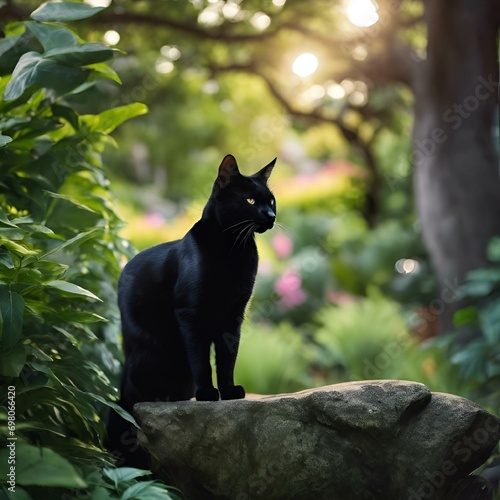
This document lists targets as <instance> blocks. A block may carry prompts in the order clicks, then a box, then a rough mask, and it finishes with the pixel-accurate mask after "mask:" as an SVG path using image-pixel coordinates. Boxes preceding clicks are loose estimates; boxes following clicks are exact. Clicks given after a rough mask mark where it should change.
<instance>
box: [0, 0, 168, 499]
mask: <svg viewBox="0 0 500 500" xmlns="http://www.w3.org/2000/svg"><path fill="white" fill-rule="evenodd" d="M100 10H102V8H92V7H90V6H88V5H86V4H83V3H82V4H79V3H48V4H44V5H42V6H41V7H39V8H38V9H37V10H36V11H35V12H34V13H33V14H32V16H31V17H32V20H30V21H26V22H21V23H15V24H11V25H9V26H8V27H7V30H6V38H5V39H3V40H0V76H1V79H0V95H2V96H3V99H2V100H1V101H0V131H1V135H0V313H1V322H0V326H1V337H0V375H1V380H2V394H1V399H0V401H1V403H0V404H1V410H0V426H1V429H2V433H1V435H2V436H3V437H2V438H1V439H0V440H1V443H2V449H1V452H0V463H1V464H2V467H3V466H4V464H5V465H7V464H9V465H12V462H8V459H9V458H14V455H15V467H16V473H17V476H16V480H15V482H16V487H15V493H13V490H12V489H9V487H10V486H11V484H10V483H7V484H6V477H7V476H6V475H5V474H2V478H1V481H2V486H1V490H2V491H3V492H4V493H6V494H7V495H8V496H9V497H12V498H14V497H15V498H17V495H19V496H22V498H43V499H46V498H65V496H66V497H68V498H69V497H71V498H91V497H93V493H96V494H98V496H99V498H119V497H122V498H146V493H145V490H147V488H148V487H149V488H152V490H151V491H152V493H151V495H153V493H154V492H155V491H157V490H158V488H159V486H158V485H157V484H154V483H148V482H144V483H143V484H140V485H136V489H137V492H135V493H134V492H133V491H132V492H131V491H128V493H126V492H125V490H126V489H127V488H129V487H132V486H133V484H132V483H130V481H135V476H137V475H142V474H143V472H142V471H141V472H140V473H135V476H134V473H131V475H129V476H128V478H125V479H124V478H123V477H121V476H120V477H121V479H120V481H121V482H120V481H119V480H118V479H117V474H120V473H117V472H114V471H113V469H103V466H109V465H111V464H112V459H111V457H110V456H109V455H108V453H107V452H106V451H105V450H104V449H103V447H102V443H101V442H102V436H103V431H104V425H103V420H102V410H103V409H104V407H105V406H113V407H116V405H114V403H112V402H111V400H113V399H115V397H116V390H115V388H114V385H113V384H111V383H110V380H109V376H113V374H114V372H115V371H116V367H117V365H118V364H119V361H118V360H117V356H118V348H117V343H118V327H117V323H118V322H117V319H118V314H117V310H116V306H115V291H114V290H115V285H116V280H117V277H118V274H119V272H120V268H121V262H122V259H124V258H125V256H126V255H127V254H128V248H127V243H126V242H125V241H123V240H122V239H121V238H120V237H118V235H117V231H118V228H119V227H120V221H119V219H118V217H117V216H116V214H115V212H114V208H113V198H112V195H111V193H110V191H109V182H108V180H107V179H106V176H105V175H104V172H103V170H102V164H101V157H100V153H101V152H102V150H103V148H104V145H105V144H107V143H109V142H112V140H111V139H110V137H109V133H110V132H112V131H113V129H114V128H115V127H116V126H118V125H119V124H121V123H122V122H124V121H125V120H128V119H129V118H132V117H134V116H136V115H139V114H142V113H144V112H145V111H146V108H145V106H143V105H141V104H131V105H129V106H123V107H118V108H114V109H109V110H107V111H104V112H102V113H100V114H97V115H79V114H78V113H77V111H76V110H75V109H74V108H73V107H71V106H70V105H69V104H68V98H69V97H71V96H74V95H77V94H78V93H79V92H81V91H82V90H84V89H86V88H88V87H90V86H92V85H94V84H95V81H96V79H97V78H111V79H112V80H115V81H118V80H119V79H118V77H117V75H116V74H115V73H114V71H112V70H111V68H110V67H109V66H107V65H106V64H104V61H106V60H108V59H110V58H111V57H113V54H114V52H115V51H114V50H113V49H110V48H109V47H107V46H106V45H103V44H100V43H85V42H83V41H82V40H80V39H78V38H77V37H76V36H75V35H74V34H73V33H72V32H71V31H70V30H69V29H67V28H66V27H64V26H63V25H61V24H59V23H58V21H72V20H78V19H83V18H86V17H89V16H91V15H94V14H96V13H97V12H99V11H100ZM14 415H15V426H14V425H13V424H14V422H13V420H12V417H13V416H14ZM128 418H130V417H128ZM13 437H15V438H17V441H14V440H9V438H13ZM7 444H9V445H11V446H13V447H14V446H15V453H14V454H13V452H12V453H11V450H9V449H8V448H7V447H6V445H7ZM122 480H123V481H122ZM68 488H69V489H72V491H71V494H69V493H64V491H65V489H66V490H67V489H68ZM139 490H140V491H141V492H142V493H141V492H139ZM122 494H123V496H122ZM172 494H173V495H174V493H172ZM156 497H159V494H156ZM147 498H155V497H154V496H147ZM162 498H168V493H167V492H166V491H163V497H162Z"/></svg>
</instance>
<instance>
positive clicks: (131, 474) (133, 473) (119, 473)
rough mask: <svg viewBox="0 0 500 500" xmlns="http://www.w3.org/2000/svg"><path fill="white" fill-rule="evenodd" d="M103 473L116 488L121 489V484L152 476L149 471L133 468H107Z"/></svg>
mask: <svg viewBox="0 0 500 500" xmlns="http://www.w3.org/2000/svg"><path fill="white" fill-rule="evenodd" d="M103 473H104V475H105V476H107V477H108V478H109V479H111V481H113V483H114V485H115V488H116V489H117V490H118V489H119V488H120V483H123V482H126V481H131V480H132V479H136V478H138V477H144V476H150V475H151V474H152V472H151V471H149V470H143V469H135V468H133V467H120V468H115V469H110V468H105V469H103Z"/></svg>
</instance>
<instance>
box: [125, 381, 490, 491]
mask: <svg viewBox="0 0 500 500" xmlns="http://www.w3.org/2000/svg"><path fill="white" fill-rule="evenodd" d="M135 414H136V416H137V418H138V421H139V424H140V426H141V429H142V430H141V431H140V432H139V438H140V441H141V443H142V445H143V446H144V447H145V448H146V449H147V450H148V451H149V453H150V454H151V455H152V456H153V457H154V461H155V463H156V473H157V474H158V475H159V476H160V477H163V478H164V479H165V480H167V481H168V482H169V483H170V484H174V485H175V486H177V487H178V488H180V489H181V490H182V491H183V492H184V494H185V495H186V498H187V499H188V500H190V499H193V500H194V499H196V500H203V499H235V500H254V499H255V500H256V499H266V500H272V499H303V500H310V499H315V500H322V499H325V500H336V499H338V500H349V499H356V500H359V499H386V500H389V499H412V498H436V499H438V498H453V496H454V495H455V493H454V492H456V491H457V489H459V488H460V484H462V483H463V480H464V479H465V478H467V476H468V475H469V474H470V473H471V472H472V471H474V470H475V469H476V468H477V467H478V466H480V465H481V464H483V463H484V462H485V461H486V459H487V458H488V457H489V456H490V454H491V452H492V450H493V449H494V447H495V445H496V443H497V442H498V440H499V437H500V422H499V420H498V418H497V417H495V416H494V415H491V414H490V413H488V412H487V411H486V410H484V409H483V408H482V407H480V406H478V405H476V404H474V403H472V402H471V401H468V400H466V399H463V398H460V397H456V396H452V395H449V394H440V393H431V392H430V391H429V389H428V388H427V387H425V386H424V385H422V384H418V383H413V382H402V381H369V382H352V383H346V384H339V385H331V386H325V387H321V388H317V389H310V390H307V391H302V392H298V393H293V394H281V395H277V396H267V397H258V398H252V399H245V400H234V401H218V402H198V401H181V402H172V403H141V404H138V405H136V407H135ZM450 495H451V496H450Z"/></svg>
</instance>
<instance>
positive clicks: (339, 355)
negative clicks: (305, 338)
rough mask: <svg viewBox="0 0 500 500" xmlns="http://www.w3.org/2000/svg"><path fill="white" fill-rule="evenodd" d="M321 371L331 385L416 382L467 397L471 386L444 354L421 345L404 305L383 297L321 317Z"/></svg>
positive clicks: (336, 308)
mask: <svg viewBox="0 0 500 500" xmlns="http://www.w3.org/2000/svg"><path fill="white" fill-rule="evenodd" d="M318 322H319V323H320V325H321V326H320V328H319V329H318V330H317V331H316V333H315V335H314V340H315V342H316V345H317V346H318V349H317V351H316V357H315V360H316V362H315V369H316V372H317V373H318V375H320V376H321V375H323V376H324V377H325V381H326V382H328V383H337V382H347V381H352V380H367V379H399V380H413V381H417V382H422V383H424V384H426V385H427V386H428V387H429V388H430V389H431V390H439V391H448V392H451V393H455V394H457V393H463V392H464V391H465V390H466V389H467V386H466V384H463V383H461V382H460V381H459V380H458V379H457V376H456V375H457V374H456V370H455V369H454V367H453V366H452V365H451V363H450V362H449V361H448V359H447V358H446V355H445V354H444V353H443V352H442V350H441V349H439V348H437V347H434V346H431V345H419V344H418V343H417V341H416V339H415V338H414V337H413V336H412V334H411V333H410V332H408V330H407V326H406V324H405V320H404V316H403V315H402V312H401V308H400V305H398V304H397V303H396V302H394V301H392V300H390V299H387V298H385V297H383V296H382V295H380V293H375V292H372V293H371V294H369V296H368V297H367V298H363V299H360V300H356V301H354V302H351V303H349V304H345V305H342V306H333V305H332V306H327V307H325V308H324V309H322V310H321V311H320V312H319V313H318Z"/></svg>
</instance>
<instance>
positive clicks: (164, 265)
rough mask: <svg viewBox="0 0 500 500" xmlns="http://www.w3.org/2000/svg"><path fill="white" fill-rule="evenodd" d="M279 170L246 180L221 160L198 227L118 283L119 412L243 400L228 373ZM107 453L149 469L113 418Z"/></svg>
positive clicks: (138, 263) (144, 256)
mask: <svg viewBox="0 0 500 500" xmlns="http://www.w3.org/2000/svg"><path fill="white" fill-rule="evenodd" d="M275 162H276V158H275V159H274V160H273V161H272V162H271V163H269V165H266V166H265V167H264V168H263V169H261V170H260V171H259V172H257V173H256V174H254V175H252V176H244V175H242V174H240V172H239V170H238V165H237V163H236V160H235V158H234V157H233V156H231V155H227V156H226V157H225V158H224V159H223V160H222V163H221V165H220V167H219V173H218V177H217V179H216V181H215V183H214V186H213V189H212V194H211V196H210V198H209V200H208V203H207V204H206V206H205V208H204V210H203V215H202V217H201V219H200V220H199V221H198V222H197V223H196V224H195V225H194V226H193V227H192V228H191V230H190V231H189V232H188V233H187V234H186V235H185V236H184V238H182V239H181V240H177V241H172V242H169V243H162V244H160V245H157V246H155V247H153V248H149V249H147V250H144V251H143V252H140V253H139V254H138V255H137V256H135V257H134V258H133V259H131V260H130V262H129V263H128V264H127V265H126V266H125V268H124V270H123V272H122V275H121V277H120V281H119V284H118V303H119V306H120V311H121V321H122V332H123V345H124V351H125V368H124V373H123V376H122V381H121V399H120V402H119V404H120V406H122V407H123V408H124V409H126V410H127V411H128V412H130V413H131V412H132V408H133V406H134V404H135V403H138V402H141V401H159V400H160V401H179V400H186V399H190V398H191V397H193V396H196V399H197V400H198V401H217V400H218V399H219V396H220V398H222V399H237V398H243V397H245V391H244V389H243V387H241V386H239V385H234V381H233V371H234V366H235V361H236V355H237V353H238V345H239V339H240V327H241V324H242V322H243V316H244V313H245V307H246V305H247V303H248V300H249V299H250V295H251V294H252V290H253V286H254V281H255V275H256V272H257V263H258V255H257V247H256V245H255V239H254V233H256V232H257V233H263V232H264V231H267V230H268V229H271V228H272V227H273V224H274V221H275V219H276V200H275V198H274V196H273V194H272V193H271V191H270V190H269V188H268V187H267V180H268V178H269V176H270V175H271V171H272V169H273V167H274V164H275ZM212 344H214V345H215V356H216V367H217V386H218V389H216V388H215V387H214V386H213V384H212V369H211V366H210V347H211V345H212ZM107 446H108V448H109V449H110V451H112V452H115V453H116V454H117V456H121V457H123V459H124V461H123V464H124V465H128V466H133V467H140V468H148V466H149V460H148V458H147V456H146V454H145V453H144V452H143V451H142V450H141V449H140V448H138V447H137V443H136V436H135V429H134V428H133V427H131V426H130V424H128V423H127V422H125V420H123V419H122V418H121V417H119V416H118V414H117V413H115V412H114V411H113V412H112V413H111V414H110V419H109V421H108V442H107Z"/></svg>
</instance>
